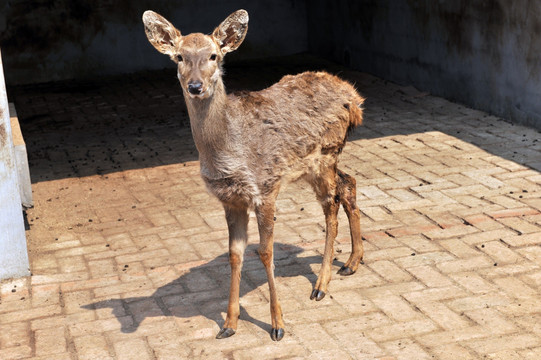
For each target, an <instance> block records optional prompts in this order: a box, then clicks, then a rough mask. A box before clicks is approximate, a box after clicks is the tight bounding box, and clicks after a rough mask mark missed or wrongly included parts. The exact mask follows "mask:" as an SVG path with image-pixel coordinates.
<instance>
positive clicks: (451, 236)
mask: <svg viewBox="0 0 541 360" xmlns="http://www.w3.org/2000/svg"><path fill="white" fill-rule="evenodd" d="M172 67H173V65H172ZM225 67H226V71H227V76H226V78H225V82H226V86H227V87H228V90H231V91H233V90H241V89H261V88H263V87H265V86H268V85H270V84H272V83H273V82H275V81H277V80H278V79H279V78H280V77H281V76H282V75H284V74H287V73H296V72H300V71H302V70H304V69H312V70H313V69H326V70H328V71H330V72H333V73H336V74H338V75H339V76H341V77H343V78H345V79H348V80H349V81H351V82H352V83H354V84H355V85H356V87H357V88H358V90H359V92H360V93H361V94H362V95H363V96H365V97H366V99H367V100H366V103H365V106H364V108H365V118H364V126H362V127H359V128H357V129H356V130H355V132H354V133H353V134H352V135H351V136H350V141H349V142H348V144H347V146H346V148H345V149H344V153H343V154H342V156H341V160H340V167H341V168H342V169H343V170H344V171H346V172H347V173H349V174H351V175H354V176H355V177H356V179H357V193H358V204H359V206H360V208H361V211H362V219H361V226H362V234H363V238H364V246H365V259H364V265H362V266H361V267H360V268H359V270H358V272H357V273H356V274H354V275H353V276H349V277H341V276H339V275H336V274H335V275H333V278H332V281H331V283H330V285H329V293H328V294H327V296H326V297H325V298H324V299H323V300H322V301H320V302H314V301H310V300H309V296H310V293H311V291H312V286H313V284H314V283H315V280H316V277H317V273H318V271H319V268H320V264H321V254H322V252H323V245H324V236H325V233H324V217H323V212H322V210H321V208H320V206H319V204H318V203H317V201H316V200H315V196H314V195H313V194H312V192H311V191H309V190H308V189H307V187H306V186H305V185H304V184H303V183H298V184H291V185H289V186H288V187H286V188H285V189H283V190H282V192H281V194H280V196H279V201H278V203H277V214H276V228H275V229H276V231H275V242H276V245H275V264H276V276H277V287H278V294H279V297H280V299H281V303H282V309H283V312H284V321H285V324H286V329H285V331H286V334H285V337H284V339H283V340H282V341H281V342H279V343H275V342H273V341H272V340H271V339H270V336H269V331H270V328H271V326H270V311H269V296H268V286H267V284H266V276H265V272H264V268H263V266H262V265H261V263H260V261H259V258H258V256H257V254H256V251H255V249H256V248H257V242H258V236H257V230H256V227H255V221H254V220H255V219H254V218H253V215H252V218H251V223H250V241H249V244H250V245H249V246H248V249H247V252H246V256H245V263H244V270H243V273H242V283H241V300H240V303H241V316H240V322H239V329H238V331H237V334H235V335H234V336H233V337H231V338H228V339H225V340H216V339H214V337H215V335H216V333H217V332H218V330H219V329H220V327H221V325H222V324H223V320H224V317H225V314H224V312H225V310H226V306H227V295H228V289H229V265H228V260H227V243H228V241H227V227H226V223H225V219H224V216H223V210H222V208H221V206H220V204H219V203H218V201H216V200H215V199H213V198H212V197H211V196H210V195H209V194H208V193H207V191H206V189H205V187H204V185H203V182H202V180H201V179H200V177H199V164H198V162H197V152H196V149H195V147H194V144H193V141H192V138H191V134H190V128H189V121H188V118H187V113H186V110H185V106H184V103H183V98H182V94H181V91H180V87H179V85H178V82H177V79H176V74H175V71H174V70H173V69H169V70H164V71H155V72H145V73H138V74H133V75H126V76H116V77H106V78H100V79H93V80H89V81H78V82H75V81H67V82H60V83H50V84H41V85H32V86H21V87H15V88H11V89H8V90H9V95H10V97H11V101H14V102H15V105H16V107H17V112H18V115H19V120H20V123H21V127H22V131H23V134H24V137H25V140H26V144H27V150H28V155H29V163H30V172H31V176H32V189H33V196H34V203H35V206H34V208H32V209H29V210H28V211H27V214H26V220H27V225H28V230H27V232H26V235H27V239H28V246H29V253H30V262H31V271H32V276H30V277H26V278H22V279H17V280H9V281H4V282H2V283H0V359H51V358H54V359H178V358H205V359H223V358H229V359H254V358H257V359H274V358H298V359H303V358H311V359H315V358H321V359H323V358H325V359H379V358H385V359H433V358H436V359H479V358H489V359H539V358H541V325H540V324H541V301H540V300H539V299H540V298H541V173H540V172H539V171H540V170H541V136H540V134H539V132H538V131H537V130H534V129H530V128H526V127H523V126H519V125H513V124H510V123H508V122H505V121H503V120H502V119H499V118H497V117H495V116H491V115H489V114H486V113H484V112H482V111H477V110H472V109H470V108H467V107H465V106H463V105H459V104H455V103H452V102H450V101H447V100H444V99H442V98H439V97H436V96H432V95H430V94H427V93H422V92H419V91H417V90H415V89H414V88H411V87H403V86H398V85H396V84H392V83H389V82H387V81H384V80H381V79H378V78H376V77H373V76H371V75H367V74H363V73H360V72H356V71H352V70H349V69H347V68H343V67H339V66H337V65H334V64H331V63H328V62H325V61H322V60H319V59H315V58H312V57H308V56H295V57H288V58H284V59H269V60H267V61H264V62H261V61H247V62H243V63H237V64H230V65H228V64H226V66H225ZM292 121H294V119H292ZM335 249H336V260H335V262H334V265H333V270H334V271H333V273H335V272H336V271H337V270H338V269H339V268H340V266H341V265H342V263H343V262H345V261H346V260H347V258H348V256H349V252H350V245H349V232H348V226H347V219H346V218H345V216H344V214H343V212H341V213H340V228H339V235H338V238H337V241H336V244H335Z"/></svg>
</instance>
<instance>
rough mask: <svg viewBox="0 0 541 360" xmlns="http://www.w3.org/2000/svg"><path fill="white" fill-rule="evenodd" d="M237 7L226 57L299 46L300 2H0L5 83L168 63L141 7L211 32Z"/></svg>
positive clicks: (302, 33)
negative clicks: (239, 30) (240, 23)
mask: <svg viewBox="0 0 541 360" xmlns="http://www.w3.org/2000/svg"><path fill="white" fill-rule="evenodd" d="M240 8H244V9H246V10H248V12H249V14H250V28H249V31H248V35H247V37H246V40H245V42H244V44H243V45H242V46H241V47H240V48H239V50H238V51H237V53H234V54H231V55H230V56H229V57H230V58H231V57H237V58H239V57H240V58H247V57H262V56H270V55H272V56H277V55H285V54H292V53H297V52H302V51H306V50H307V47H308V44H307V34H306V1H305V0H277V1H273V2H265V1H249V0H232V1H227V2H225V1H218V0H213V1H210V0H198V1H193V0H133V1H131V0H12V1H2V2H0V47H1V48H2V55H3V59H4V70H5V75H6V81H7V82H8V84H11V85H14V84H22V83H36V82H45V81H51V80H59V79H69V78H82V77H92V76H96V75H104V74H117V73H129V72H133V71H137V70H141V69H158V68H163V67H166V66H171V63H170V60H169V59H168V58H167V57H166V56H164V55H161V54H159V53H158V52H157V51H156V50H155V49H154V48H153V47H152V46H151V45H150V44H149V43H148V41H147V40H146V37H145V35H144V31H143V25H142V22H141V16H142V13H143V11H145V10H147V9H151V10H154V11H156V12H158V13H161V14H162V15H164V16H165V17H166V18H167V19H169V20H170V21H172V22H173V24H175V25H176V26H177V27H178V28H179V29H180V30H181V31H182V32H183V33H186V34H187V33H190V32H203V33H210V32H211V31H212V30H213V29H214V27H216V26H217V25H218V24H219V23H220V22H221V21H222V20H223V19H225V17H227V15H229V14H230V13H231V12H233V11H235V10H237V9H240Z"/></svg>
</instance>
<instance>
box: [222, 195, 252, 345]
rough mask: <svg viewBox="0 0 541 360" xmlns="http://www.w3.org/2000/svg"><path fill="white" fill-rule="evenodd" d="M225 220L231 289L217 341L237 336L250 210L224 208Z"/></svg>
mask: <svg viewBox="0 0 541 360" xmlns="http://www.w3.org/2000/svg"><path fill="white" fill-rule="evenodd" d="M224 209H225V218H226V220H227V227H228V229H229V264H230V265H231V287H230V289H229V305H228V306H227V317H226V318H225V323H224V326H223V328H222V329H221V330H220V332H219V333H218V335H216V338H217V339H223V338H227V337H230V336H231V335H233V334H235V332H236V330H237V323H238V320H239V315H240V305H239V289H240V275H241V270H242V260H243V256H244V249H245V248H246V242H247V240H248V209H247V208H232V207H229V206H227V205H225V206H224Z"/></svg>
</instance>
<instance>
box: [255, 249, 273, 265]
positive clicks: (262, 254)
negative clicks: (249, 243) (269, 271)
mask: <svg viewBox="0 0 541 360" xmlns="http://www.w3.org/2000/svg"><path fill="white" fill-rule="evenodd" d="M258 253H259V259H260V260H261V262H262V263H263V265H264V266H265V267H267V266H270V265H272V260H273V251H272V248H271V249H262V248H260V249H259V250H258Z"/></svg>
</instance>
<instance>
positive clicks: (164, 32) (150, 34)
mask: <svg viewBox="0 0 541 360" xmlns="http://www.w3.org/2000/svg"><path fill="white" fill-rule="evenodd" d="M143 24H145V33H146V35H147V38H148V41H150V43H151V44H152V45H153V46H154V47H155V48H156V49H157V50H158V51H159V52H161V53H162V54H166V55H169V56H171V57H172V56H174V55H175V53H176V48H177V45H178V44H179V42H180V39H181V38H182V35H181V34H180V31H178V30H177V29H176V28H175V27H174V26H173V24H171V23H170V22H169V21H167V20H165V18H164V17H163V16H161V15H160V14H157V13H155V12H154V11H151V10H147V11H145V12H144V13H143Z"/></svg>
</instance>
